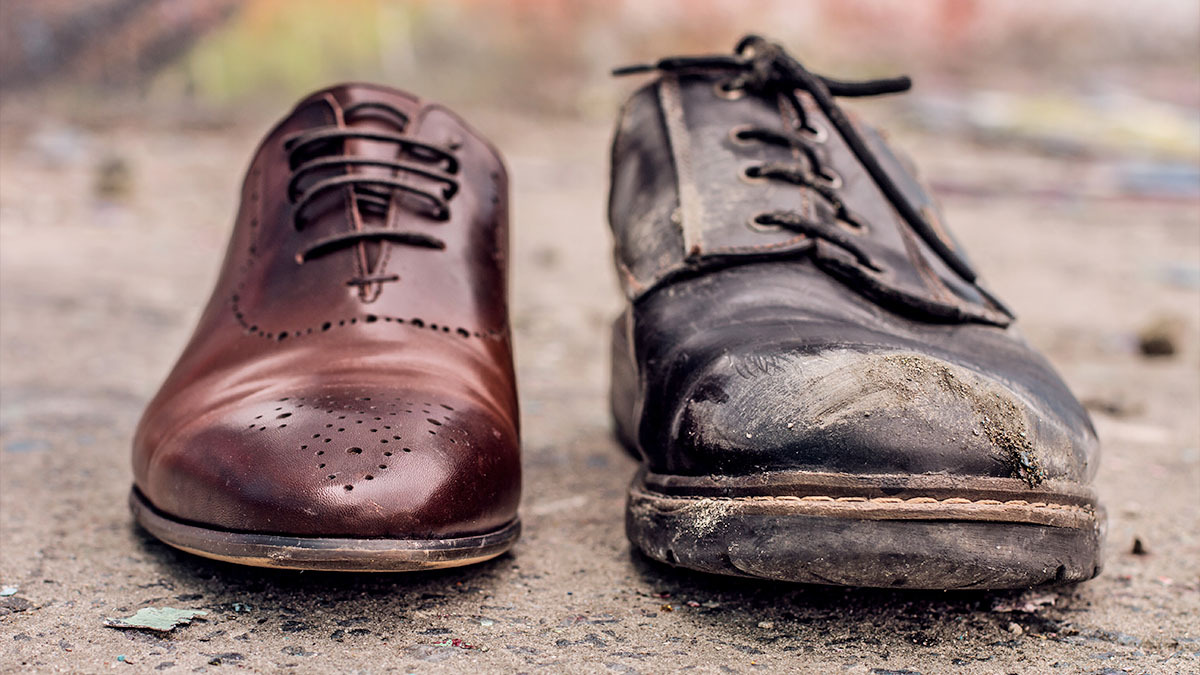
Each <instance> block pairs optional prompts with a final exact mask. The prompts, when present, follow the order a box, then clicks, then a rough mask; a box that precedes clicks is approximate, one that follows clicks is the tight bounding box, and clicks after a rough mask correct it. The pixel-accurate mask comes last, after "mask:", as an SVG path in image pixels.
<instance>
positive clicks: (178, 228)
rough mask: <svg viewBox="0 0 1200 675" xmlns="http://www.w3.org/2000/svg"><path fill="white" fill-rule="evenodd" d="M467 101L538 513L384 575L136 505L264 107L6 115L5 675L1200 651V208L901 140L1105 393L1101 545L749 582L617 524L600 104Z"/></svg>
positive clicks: (1030, 658) (1006, 665)
mask: <svg viewBox="0 0 1200 675" xmlns="http://www.w3.org/2000/svg"><path fill="white" fill-rule="evenodd" d="M473 117H474V119H475V120H476V122H477V126H479V127H481V128H482V129H483V130H484V131H485V132H487V133H488V134H489V135H491V136H492V137H493V138H494V140H496V141H497V143H498V144H499V145H500V146H501V147H502V148H504V149H505V150H506V152H507V155H508V160H509V164H510V169H511V172H512V174H513V176H514V218H513V223H514V232H515V234H514V236H515V239H514V241H513V260H514V268H515V269H514V274H513V288H512V298H513V302H514V306H515V314H514V324H515V330H516V345H517V357H518V368H519V372H520V391H521V398H522V405H523V416H524V419H523V428H524V433H525V436H524V458H525V469H526V483H525V484H526V490H525V497H524V503H523V507H522V516H523V519H524V524H525V533H524V535H523V537H522V539H521V540H520V543H519V544H518V545H517V546H516V548H515V549H514V550H513V552H512V553H511V554H508V555H505V556H503V557H501V558H499V559H496V560H494V561H492V562H490V563H487V564H483V565H479V566H476V567H471V568H465V569H456V570H448V571H441V572H433V573H420V574H408V575H395V576H393V575H328V574H314V573H303V574H301V573H281V572H271V571H264V570H260V569H245V568H239V567H235V566H231V565H226V564H219V563H214V562H210V561H207V560H202V559H199V558H195V557H192V556H190V555H187V554H184V553H179V552H176V551H174V550H172V549H170V548H168V547H166V546H164V545H162V544H160V543H158V542H157V541H155V540H154V539H152V538H151V537H149V536H148V535H146V534H145V533H144V532H142V531H140V530H139V529H138V528H136V527H135V526H134V525H133V524H132V523H131V520H130V516H129V512H128V510H127V508H126V504H125V498H126V494H127V491H128V489H129V483H130V469H129V462H128V452H129V439H130V436H131V434H132V430H133V427H134V425H135V423H136V421H137V419H138V415H139V413H140V410H141V407H142V406H143V405H144V403H145V402H146V401H147V399H148V398H149V397H150V396H151V394H152V393H153V391H154V390H155V388H156V387H157V385H158V383H159V381H160V379H161V378H162V377H163V376H164V375H165V374H166V372H167V369H168V368H169V367H170V365H171V363H172V360H173V359H174V358H175V356H176V355H177V353H178V352H179V350H180V349H181V348H182V346H183V343H184V340H185V339H186V337H187V336H188V334H189V332H190V330H191V326H192V323H193V321H194V320H195V319H196V317H197V316H198V314H199V311H200V308H201V306H202V303H203V302H204V300H205V299H206V298H207V294H208V292H209V287H210V284H211V283H212V281H213V279H214V276H215V273H216V270H217V265H218V262H219V259H220V256H221V254H222V252H223V248H224V246H225V240H226V237H227V234H228V228H229V223H230V218H231V216H232V213H233V210H234V206H235V205H234V202H233V199H234V195H235V192H236V188H237V185H238V182H239V181H240V179H241V176H240V174H241V171H242V170H243V168H244V166H245V164H246V162H247V159H248V155H249V153H250V150H251V148H252V147H253V145H254V143H255V142H256V140H257V135H258V134H259V133H260V132H261V131H262V130H263V129H265V125H266V123H267V120H265V119H262V120H255V121H252V122H240V123H238V124H236V125H233V126H223V127H218V128H213V127H210V126H206V125H199V124H194V125H188V124H182V125H179V124H168V123H166V122H161V123H154V122H151V123H150V125H149V126H143V127H141V128H133V127H132V126H128V127H127V126H121V125H116V126H107V127H104V128H97V129H92V130H86V129H80V128H74V127H67V126H64V125H62V124H61V123H59V122H56V121H55V120H54V119H40V120H39V119H34V118H31V117H29V116H28V115H27V116H26V117H25V119H23V120H17V121H16V122H12V121H11V120H10V122H11V123H9V124H7V125H5V126H4V127H3V128H2V129H0V132H2V133H0V141H2V143H3V146H2V150H3V151H2V152H0V181H2V182H0V186H2V190H0V193H2V194H0V291H2V295H0V299H2V302H3V320H2V321H0V356H2V359H3V363H2V371H0V397H2V407H0V442H2V444H3V449H2V451H0V462H2V468H3V470H2V472H0V473H2V477H0V497H2V501H0V586H5V587H12V588H15V589H16V590H15V593H12V594H9V590H11V589H8V590H5V591H2V592H3V593H4V594H5V596H4V597H0V670H3V671H6V672H13V671H23V670H32V671H69V672H97V671H106V670H109V669H118V670H121V669H126V670H131V671H137V672H141V671H151V670H165V671H214V670H222V669H226V668H244V669H249V670H255V671H278V670H289V671H295V672H314V673H315V672H334V671H337V672H385V671H399V672H414V671H415V672H462V671H482V672H520V671H528V672H533V671H539V672H562V671H574V672H607V671H615V672H630V673H632V672H647V673H650V672H662V671H673V670H694V671H696V672H754V671H758V670H763V671H776V672H777V671H807V672H831V671H844V672H852V673H911V672H921V673H930V672H961V673H1007V672H1056V673H1057V672H1062V673H1109V672H1139V673H1140V672H1151V673H1173V672H1197V671H1200V611H1198V610H1200V578H1198V571H1200V570H1198V562H1197V561H1200V496H1198V494H1200V450H1198V448H1200V376H1198V373H1200V340H1198V339H1197V336H1198V335H1200V290H1198V284H1200V281H1198V277H1200V268H1198V264H1200V204H1197V202H1196V201H1195V200H1186V199H1184V200H1180V199H1157V198H1153V199H1151V198H1133V197H1131V196H1130V195H1122V194H1121V193H1120V192H1119V191H1117V190H1115V188H1113V187H1112V181H1111V180H1110V178H1111V173H1110V171H1111V170H1112V169H1113V167H1112V166H1110V165H1107V164H1105V163H1103V162H1096V161H1086V160H1079V159H1069V158H1055V157H1048V156H1043V155H1037V154H1033V153H1031V152H1027V151H1022V150H1000V149H995V148H992V149H986V148H981V147H978V146H975V145H973V144H970V143H968V142H967V141H965V140H958V139H954V138H935V137H932V136H922V135H914V134H901V135H900V138H899V140H900V144H901V145H902V146H904V147H906V148H907V149H908V150H909V151H910V152H911V153H912V154H913V155H915V156H916V157H917V158H918V160H919V161H920V162H921V164H922V165H923V167H924V171H925V173H926V175H928V176H929V177H930V178H931V179H932V181H933V182H934V183H936V184H939V185H940V186H941V187H942V197H943V201H944V203H945V206H946V209H947V212H948V216H949V221H950V223H951V224H952V225H953V227H954V228H955V230H956V232H957V233H958V235H959V236H960V238H961V239H962V240H963V241H964V242H965V244H966V246H967V248H968V250H970V251H971V252H972V253H973V255H974V257H975V259H976V262H977V264H978V266H979V267H980V268H982V270H983V271H984V272H985V275H986V277H987V278H988V280H989V282H990V285H991V286H992V287H993V288H994V289H996V290H997V291H998V292H999V293H1000V294H1001V295H1002V296H1003V297H1004V298H1005V299H1006V300H1007V301H1008V302H1009V303H1010V304H1011V305H1012V306H1013V307H1015V309H1016V310H1017V312H1018V314H1019V315H1020V317H1021V321H1020V326H1021V330H1022V331H1023V332H1024V333H1025V335H1026V336H1027V337H1028V338H1029V339H1030V340H1031V341H1032V342H1033V343H1034V344H1036V345H1038V346H1039V347H1040V348H1042V349H1044V350H1045V351H1046V352H1047V353H1048V355H1049V356H1050V358H1051V360H1052V361H1054V362H1055V363H1056V364H1057V366H1058V367H1059V368H1060V369H1061V370H1062V372H1063V373H1064V375H1065V377H1066V379H1067V380H1068V381H1069V383H1070V384H1071V385H1072V387H1073V388H1074V389H1075V391H1076V392H1077V393H1078V394H1079V396H1080V397H1081V398H1082V399H1083V400H1084V401H1086V402H1087V405H1088V406H1089V408H1090V409H1091V410H1092V411H1093V413H1094V416H1095V421H1096V425H1097V427H1098V429H1099V432H1100V435H1101V437H1102V438H1103V441H1104V445H1105V452H1106V455H1105V457H1104V458H1103V461H1102V467H1101V470H1100V475H1099V479H1098V483H1099V490H1100V492H1101V493H1102V495H1103V497H1104V499H1105V500H1106V502H1107V505H1108V511H1109V516H1110V527H1109V538H1108V545H1107V565H1106V567H1105V569H1104V572H1103V574H1102V575H1101V576H1100V577H1099V578H1098V579H1096V580H1094V581H1091V582H1088V583H1085V584H1082V585H1079V586H1077V587H1067V588H1058V589H1050V590H1038V591H1034V592H1030V593H1020V592H1001V593H985V592H973V593H929V592H911V591H910V592H893V591H877V590H855V589H850V590H847V589H835V588H822V587H804V586H792V585H783V584H766V583H757V582H751V581H745V580H738V579H726V578H716V577H708V576H701V575H696V574H690V573H685V572H679V571H675V570H673V569H670V568H667V567H663V566H660V565H657V564H653V563H650V562H648V561H646V560H645V559H643V558H641V557H639V556H638V555H636V554H631V552H630V550H629V546H628V544H627V542H626V540H625V537H624V534H623V524H622V515H623V502H624V491H625V487H626V484H627V481H628V480H629V478H630V476H631V475H632V473H633V470H634V463H633V461H631V460H630V459H628V458H627V457H626V456H625V455H624V454H622V452H621V451H619V450H618V448H617V445H616V443H614V441H613V439H612V437H611V435H610V429H609V420H608V414H607V406H606V398H605V395H606V392H605V388H606V386H607V374H606V368H607V366H606V338H605V336H606V328H607V322H608V321H609V319H610V317H611V316H612V315H613V314H614V312H615V311H616V310H617V309H618V307H619V306H620V298H619V295H618V293H617V291H616V284H615V281H614V275H613V273H612V271H611V264H610V259H609V245H610V244H609V238H608V234H607V231H606V228H605V225H604V220H603V214H604V199H605V189H606V186H605V180H606V176H607V168H606V166H605V161H606V156H607V155H606V144H607V142H608V132H609V124H608V122H605V121H602V122H598V123H584V122H578V121H562V122H561V123H551V122H548V121H546V120H522V119H519V118H516V117H513V116H505V115H501V114H493V115H488V114H484V115H475V116H473ZM111 153H118V154H117V158H118V159H119V161H110V160H106V157H108V156H109V155H110V154H111ZM105 165H107V167H108V168H107V169H102V170H100V169H98V168H97V167H100V166H105ZM1160 320H1161V321H1162V323H1163V327H1162V329H1161V330H1162V332H1164V335H1165V337H1166V339H1167V340H1168V341H1170V342H1172V344H1174V345H1175V346H1176V347H1177V353H1176V354H1175V355H1173V356H1162V357H1157V358H1149V357H1146V356H1143V355H1142V354H1141V353H1140V352H1139V348H1138V333H1139V331H1140V330H1142V329H1143V328H1146V327H1147V326H1150V325H1151V324H1153V323H1155V322H1159V321H1160ZM1135 541H1140V542H1141V543H1140V544H1139V547H1138V551H1140V552H1141V553H1137V554H1135V553H1134V552H1133V551H1134V544H1135ZM151 606H154V607H162V606H170V607H175V608H181V609H199V610H203V611H205V612H207V615H206V616H204V617H203V618H202V619H200V620H197V621H195V622H194V623H192V624H191V625H188V626H181V627H179V628H177V629H175V630H174V631H173V632H170V633H166V634H156V633H151V632H147V631H138V630H125V631H121V630H117V629H114V628H109V627H106V626H105V625H104V622H105V619H106V618H109V617H113V618H116V617H124V616H128V615H130V614H132V613H133V612H134V611H136V610H138V609H140V608H143V607H151Z"/></svg>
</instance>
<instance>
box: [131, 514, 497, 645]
mask: <svg viewBox="0 0 1200 675" xmlns="http://www.w3.org/2000/svg"><path fill="white" fill-rule="evenodd" d="M129 528H130V536H131V537H132V538H133V539H134V540H135V541H136V542H137V546H138V549H140V552H141V553H142V554H143V556H144V557H145V558H146V559H147V560H149V561H150V562H151V564H152V565H153V566H154V567H156V568H158V569H159V570H160V577H159V579H158V581H157V582H155V584H147V586H149V585H158V586H161V587H163V588H164V589H166V590H168V591H187V592H182V593H178V594H177V595H175V596H174V599H183V600H189V599H190V600H196V601H199V600H203V603H204V604H205V606H206V608H211V609H215V610H218V611H220V612H228V611H231V610H232V611H233V612H235V613H237V612H240V611H243V609H242V608H254V609H260V608H261V609H267V610H277V611H278V612H279V613H280V614H281V616H283V617H284V624H285V625H284V629H285V630H288V621H289V620H288V619H287V618H286V617H288V616H296V617H298V618H297V619H295V620H291V624H292V626H291V627H292V628H293V629H294V630H301V629H302V626H300V625H299V624H302V623H304V621H303V620H302V618H300V617H302V615H304V614H306V613H307V612H309V611H312V610H319V611H321V612H325V613H328V614H330V615H331V616H335V617H336V616H343V615H346V614H363V615H366V616H370V617H372V619H371V620H372V621H376V620H377V617H378V616H380V615H381V614H380V613H383V612H386V613H390V614H391V615H393V616H401V615H402V614H403V612H404V611H406V610H422V609H429V608H434V607H437V606H439V605H440V604H442V601H444V600H448V599H450V598H453V597H455V596H457V595H461V594H465V593H480V592H489V591H490V590H491V589H492V588H493V587H494V586H495V584H496V583H497V582H498V581H499V580H501V579H503V578H504V577H505V576H506V574H507V573H508V570H510V569H511V568H512V567H513V564H514V558H513V556H512V554H511V553H508V552H506V553H504V554H502V555H500V556H497V557H495V558H493V559H491V560H488V561H485V562H482V563H476V564H473V565H468V566H463V567H450V568H443V569H433V570H420V571H412V572H391V573H389V572H363V573H354V572H317V571H305V570H287V569H275V568H269V567H250V566H246V565H237V564H234V563H228V562H224V561H220V560H213V559H210V558H205V557H202V556H198V555H193V554H191V553H187V552H186V551H181V550H178V549H176V548H173V547H171V546H168V545H166V544H164V543H162V542H161V541H159V540H158V539H157V538H155V537H154V535H152V534H150V533H149V532H147V531H146V530H144V529H142V528H141V527H140V526H139V525H137V524H136V523H132V522H131V523H130V524H129ZM351 623H354V622H351ZM348 625H349V624H348Z"/></svg>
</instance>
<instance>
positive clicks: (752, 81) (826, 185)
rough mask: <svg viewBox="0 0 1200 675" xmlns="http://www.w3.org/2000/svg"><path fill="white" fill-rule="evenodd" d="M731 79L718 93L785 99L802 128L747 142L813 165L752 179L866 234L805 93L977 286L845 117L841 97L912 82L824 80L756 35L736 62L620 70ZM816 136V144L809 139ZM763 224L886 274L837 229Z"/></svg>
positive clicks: (753, 135) (758, 173)
mask: <svg viewBox="0 0 1200 675" xmlns="http://www.w3.org/2000/svg"><path fill="white" fill-rule="evenodd" d="M695 70H708V71H714V70H715V71H727V72H729V73H730V77H729V79H727V80H725V81H724V82H722V83H721V84H719V85H718V87H719V89H720V90H721V91H722V92H725V93H726V94H735V93H737V92H740V91H748V92H752V93H755V94H758V95H761V96H769V97H774V96H784V97H785V98H786V99H787V100H788V102H789V103H790V104H791V106H792V108H794V109H795V111H796V114H797V116H798V117H799V120H800V124H799V125H798V126H799V128H798V129H797V132H796V133H785V132H780V131H778V130H773V129H766V128H758V127H747V128H742V129H740V130H738V131H737V132H736V135H737V137H738V138H739V139H740V140H755V141H760V142H764V143H770V144H773V145H782V146H789V147H793V148H796V149H797V150H799V151H800V152H802V153H803V154H804V156H805V158H806V159H807V166H800V165H792V164H785V163H771V164H764V165H760V166H757V167H751V169H750V170H748V171H747V176H748V177H750V178H765V179H770V180H783V181H787V182H791V183H794V184H797V185H805V186H808V187H811V188H813V189H814V190H816V191H817V192H818V193H820V194H821V195H822V196H823V197H824V198H825V199H826V200H828V201H829V203H830V204H831V205H832V206H833V208H834V210H835V212H836V216H837V218H838V219H840V220H843V221H846V222H848V223H849V224H851V225H852V226H859V227H861V223H860V222H859V220H858V219H857V218H856V217H855V216H854V214H853V213H851V212H850V211H849V210H848V209H847V208H846V206H845V204H844V202H843V201H842V200H841V198H840V197H838V195H837V193H836V191H835V189H834V186H835V185H836V183H838V182H840V179H838V178H837V175H836V174H835V173H833V172H832V171H830V170H828V169H824V168H823V167H822V165H821V164H822V163H821V160H820V157H819V155H818V153H817V152H816V151H815V150H814V149H813V147H812V140H811V136H812V135H813V134H815V133H818V132H817V130H816V129H815V128H814V127H813V126H812V125H810V124H809V122H808V120H807V117H806V115H805V111H804V106H803V105H801V103H800V100H799V97H798V96H797V91H805V92H807V93H808V94H809V95H810V96H811V97H812V99H813V102H814V103H816V105H817V108H818V109H819V110H820V111H821V112H822V113H824V115H825V116H826V117H827V118H828V119H829V122H830V123H831V124H832V125H833V128H834V130H836V131H837V133H838V134H839V135H840V136H841V137H842V139H843V140H844V141H845V143H846V145H847V146H848V147H849V148H850V150H851V152H853V153H854V156H855V157H856V158H857V159H858V161H859V162H860V163H861V164H862V166H863V167H864V168H865V169H866V171H867V173H868V175H870V176H871V178H872V179H873V180H874V181H875V184H876V185H877V186H878V187H879V189H880V191H881V192H882V193H883V194H884V196H885V197H886V198H887V199H888V201H889V202H891V204H892V206H893V207H895V209H896V211H897V212H898V213H899V214H900V216H901V217H902V218H903V219H904V221H905V222H906V223H907V224H908V225H909V227H911V228H912V230H913V231H914V232H916V233H917V235H918V236H919V237H920V238H921V239H922V240H924V241H925V243H926V244H928V245H929V247H930V248H931V249H932V250H933V251H934V252H935V253H936V254H937V255H938V256H939V257H940V258H941V259H942V260H943V261H945V263H946V264H947V265H948V266H949V267H950V268H951V269H953V270H954V271H955V272H957V273H958V274H959V275H960V276H962V278H963V279H965V280H966V281H968V282H972V283H973V282H974V281H975V278H976V274H975V271H974V270H973V269H971V266H970V265H969V264H968V263H967V261H966V260H964V259H963V258H962V257H961V256H960V255H958V253H956V252H955V251H954V250H953V249H951V248H950V247H949V246H948V245H947V244H946V242H945V241H943V240H942V238H941V237H939V236H938V234H937V232H936V231H935V230H934V228H933V227H932V226H931V225H930V224H929V222H928V221H926V219H925V218H924V217H923V216H922V215H921V213H920V212H919V211H918V210H917V208H916V207H914V206H913V205H912V203H910V202H909V200H908V198H907V197H905V195H904V193H903V192H902V191H901V190H900V188H899V187H897V185H896V183H895V182H894V181H893V180H892V178H891V176H889V175H888V173H887V171H886V170H885V169H884V168H883V166H882V165H881V164H880V163H879V160H878V159H877V158H876V157H875V154H874V152H873V151H872V150H871V149H870V148H869V147H868V146H867V144H866V142H865V141H864V140H863V138H862V136H861V135H860V134H859V133H858V130H857V129H856V128H855V127H854V125H853V124H851V123H850V120H849V118H847V116H846V114H845V112H844V111H843V110H842V109H841V107H839V106H838V104H837V101H835V100H834V97H835V96H840V97H861V96H878V95H882V94H894V93H899V92H904V91H907V90H908V89H909V88H911V87H912V81H911V80H910V79H909V78H908V77H893V78H883V79H876V80H865V81H860V82H847V81H843V80H835V79H832V78H828V77H822V76H820V75H815V74H813V73H811V72H809V71H808V70H807V69H806V68H805V67H804V66H803V65H801V64H800V62H799V61H797V60H796V59H795V58H794V57H792V56H791V55H790V54H788V53H787V52H786V51H784V49H783V47H781V46H780V45H778V44H775V43H773V42H769V41H767V40H766V39H764V38H762V37H759V36H757V35H748V36H746V37H744V38H742V40H741V41H740V42H738V44H737V46H736V47H735V48H734V54H733V55H725V54H719V55H708V56H672V57H668V58H664V59H661V60H659V61H657V62H655V63H653V64H640V65H634V66H627V67H624V68H618V69H616V70H614V71H613V74H614V75H618V76H619V75H630V74H635V73H645V72H652V71H663V72H678V71H695ZM806 136H808V138H806ZM755 221H756V222H757V223H758V224H760V225H764V226H777V227H784V228H787V229H790V230H794V231H797V232H800V233H802V234H805V235H807V236H810V237H816V238H820V239H823V240H826V241H829V242H830V243H831V244H834V245H836V246H838V247H841V248H843V249H844V250H846V251H847V252H848V253H850V254H851V255H853V256H854V258H855V259H856V260H857V261H858V262H859V264H862V265H864V266H866V267H869V268H871V269H874V270H879V269H880V268H879V266H878V265H876V264H875V263H874V262H872V261H871V259H870V256H868V255H867V253H866V252H865V251H864V250H863V249H862V247H861V246H859V245H858V244H857V243H855V242H854V240H853V238H852V236H851V235H849V234H847V233H846V232H844V231H843V230H841V229H840V228H838V227H836V226H835V225H832V224H829V223H822V222H815V221H812V220H808V219H805V218H802V217H800V216H799V215H798V214H795V213H792V212H786V211H781V212H771V213H764V214H761V215H759V216H757V217H756V219H755Z"/></svg>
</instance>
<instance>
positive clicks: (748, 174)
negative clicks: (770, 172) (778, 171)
mask: <svg viewBox="0 0 1200 675" xmlns="http://www.w3.org/2000/svg"><path fill="white" fill-rule="evenodd" d="M738 178H739V179H741V181H742V182H743V183H765V182H766V181H767V179H766V177H765V176H763V175H762V165H761V164H747V165H746V166H743V167H742V169H741V171H738Z"/></svg>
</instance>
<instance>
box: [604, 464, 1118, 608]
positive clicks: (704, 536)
mask: <svg viewBox="0 0 1200 675" xmlns="http://www.w3.org/2000/svg"><path fill="white" fill-rule="evenodd" d="M1105 528H1106V519H1105V514H1104V510H1103V509H1102V508H1101V507H1100V506H1099V505H1098V504H1097V502H1096V499H1095V495H1094V494H1093V493H1092V492H1091V491H1090V490H1087V489H1086V488H1081V487H1080V486H1078V485H1074V484H1067V483H1064V484H1059V485H1055V484H1044V485H1043V486H1039V487H1038V488H1036V489H1031V488H1030V487H1029V486H1028V485H1027V484H1025V483H1024V482H1022V481H1020V480H1017V479H1008V478H957V479H956V478H951V477H947V476H892V475H877V476H862V475H851V474H829V473H809V472H773V473H769V474H766V475H759V476H753V477H733V476H730V477H721V478H713V477H689V476H664V475H656V474H652V473H648V472H646V471H645V470H644V469H643V470H642V471H640V472H639V473H638V474H637V476H636V477H635V478H634V481H633V485H632V486H631V487H630V489H629V502H628V508H627V509H626V532H627V534H628V536H629V539H630V541H631V542H633V544H634V545H635V546H637V547H638V548H639V549H641V550H642V552H644V553H645V554H646V555H647V556H649V557H650V558H653V559H654V560H658V561H660V562H664V563H667V564H669V565H674V566H677V567H684V568H687V569H692V570H697V571H701V572H709V573H715V574H725V575H735V576H743V577H753V578H758V579H770V580H778V581H793V582H800V583H809V584H827V585H836V586H865V587H877V588H913V589H941V590H951V589H1001V588H1027V587H1032V586H1039V585H1054V584H1064V583H1072V582H1077V581H1084V580H1087V579H1091V578H1092V577H1094V576H1096V575H1097V574H1098V573H1099V572H1100V566H1101V560H1100V551H1101V548H1102V544H1103V540H1104V534H1105Z"/></svg>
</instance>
